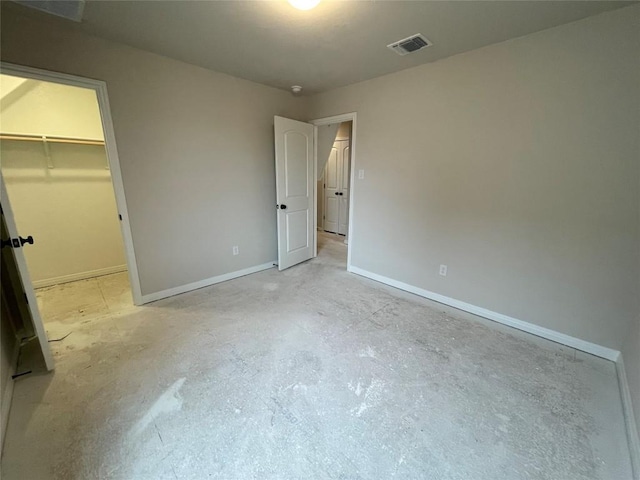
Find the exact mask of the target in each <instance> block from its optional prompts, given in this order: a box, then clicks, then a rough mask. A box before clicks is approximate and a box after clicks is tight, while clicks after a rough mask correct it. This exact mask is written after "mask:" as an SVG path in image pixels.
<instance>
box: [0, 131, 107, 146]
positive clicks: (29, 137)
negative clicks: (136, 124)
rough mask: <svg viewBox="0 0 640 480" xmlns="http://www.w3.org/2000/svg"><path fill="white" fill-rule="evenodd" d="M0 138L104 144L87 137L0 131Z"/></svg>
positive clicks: (76, 143)
mask: <svg viewBox="0 0 640 480" xmlns="http://www.w3.org/2000/svg"><path fill="white" fill-rule="evenodd" d="M0 140H20V141H26V142H48V143H72V144H75V145H104V142H103V141H102V140H90V139H87V138H66V137H49V136H48V135H18V134H7V133H0Z"/></svg>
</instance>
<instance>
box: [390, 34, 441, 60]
mask: <svg viewBox="0 0 640 480" xmlns="http://www.w3.org/2000/svg"><path fill="white" fill-rule="evenodd" d="M431 45H433V44H432V43H431V42H430V41H429V40H427V39H426V38H425V37H424V36H423V35H422V34H421V33H418V34H416V35H411V36H410V37H408V38H405V39H403V40H400V41H397V42H393V43H391V44H389V45H387V47H388V48H390V49H391V50H393V51H394V52H396V53H397V54H398V55H407V54H409V53H413V52H417V51H418V50H420V49H422V48H425V47H430V46H431Z"/></svg>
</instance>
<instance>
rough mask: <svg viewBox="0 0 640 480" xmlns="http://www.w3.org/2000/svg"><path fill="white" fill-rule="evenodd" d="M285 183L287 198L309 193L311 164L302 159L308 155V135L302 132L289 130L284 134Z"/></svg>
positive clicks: (305, 195)
mask: <svg viewBox="0 0 640 480" xmlns="http://www.w3.org/2000/svg"><path fill="white" fill-rule="evenodd" d="M284 136H285V138H284V148H285V154H284V161H285V170H284V173H285V185H286V193H285V196H286V198H287V199H291V198H293V197H307V196H308V195H309V183H308V182H307V178H308V177H309V165H308V162H306V161H300V159H301V158H306V155H307V137H305V136H304V135H303V134H301V133H300V132H296V131H288V132H285V134H284Z"/></svg>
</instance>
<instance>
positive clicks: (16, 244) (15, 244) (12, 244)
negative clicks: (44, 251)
mask: <svg viewBox="0 0 640 480" xmlns="http://www.w3.org/2000/svg"><path fill="white" fill-rule="evenodd" d="M25 243H28V244H29V245H33V237H32V236H31V235H29V236H28V237H27V238H22V237H18V238H7V239H6V240H2V248H4V247H9V248H20V247H22V246H23V245H24V244H25Z"/></svg>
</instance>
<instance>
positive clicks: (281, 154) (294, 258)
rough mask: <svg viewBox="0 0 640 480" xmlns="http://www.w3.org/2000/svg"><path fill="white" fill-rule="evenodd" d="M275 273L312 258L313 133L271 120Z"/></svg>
mask: <svg viewBox="0 0 640 480" xmlns="http://www.w3.org/2000/svg"><path fill="white" fill-rule="evenodd" d="M274 127H275V129H274V132H275V147H276V148H275V153H276V156H275V157H276V202H277V205H278V210H277V212H278V213H277V217H278V218H277V222H278V223H277V225H278V269H279V270H284V269H285V268H289V267H291V266H293V265H296V264H297V263H300V262H304V261H305V260H308V259H310V258H311V257H312V256H313V217H312V215H313V201H314V199H313V132H314V127H313V125H311V124H308V123H304V122H298V121H296V120H290V119H288V118H283V117H274Z"/></svg>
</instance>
